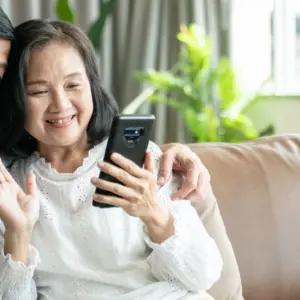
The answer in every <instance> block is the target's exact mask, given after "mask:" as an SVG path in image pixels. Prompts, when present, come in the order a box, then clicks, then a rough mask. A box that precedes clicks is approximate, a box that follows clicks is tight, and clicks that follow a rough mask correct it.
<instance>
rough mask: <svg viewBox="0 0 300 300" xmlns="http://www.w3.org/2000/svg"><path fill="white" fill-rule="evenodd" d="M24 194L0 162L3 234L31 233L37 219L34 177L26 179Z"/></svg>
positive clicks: (37, 204)
mask: <svg viewBox="0 0 300 300" xmlns="http://www.w3.org/2000/svg"><path fill="white" fill-rule="evenodd" d="M26 192H27V194H25V193H24V191H23V190H22V189H21V188H20V187H19V185H18V184H17V183H16V182H15V180H14V179H13V178H12V176H11V174H10V173H9V172H8V171H7V170H6V168H5V167H4V165H3V163H2V161H0V219H1V220H2V222H3V224H4V226H5V232H8V231H9V232H14V233H17V232H24V231H26V232H29V233H30V232H31V231H32V229H33V227H34V225H35V223H36V222H37V220H38V218H39V202H38V200H37V197H36V182H35V176H34V175H33V174H29V175H28V176H27V178H26Z"/></svg>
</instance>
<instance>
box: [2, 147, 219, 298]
mask: <svg viewBox="0 0 300 300" xmlns="http://www.w3.org/2000/svg"><path fill="white" fill-rule="evenodd" d="M105 147H106V142H103V143H101V144H99V145H97V146H96V147H94V148H93V149H91V150H90V152H89V155H88V157H87V158H85V159H84V162H83V164H82V166H81V167H80V168H78V169H77V170H76V171H75V172H74V173H72V174H66V173H63V174H61V173H58V172H57V171H56V170H54V169H52V168H51V165H50V164H49V163H47V162H46V161H45V160H44V159H43V158H41V157H40V156H39V154H38V153H34V154H33V155H32V156H31V157H30V158H29V159H26V160H20V161H17V162H15V163H14V164H13V166H12V169H11V173H12V175H13V176H14V178H15V179H16V181H17V182H18V183H19V184H20V185H21V187H23V188H24V180H25V175H26V174H27V172H28V170H29V168H31V169H32V170H33V172H34V173H35V175H36V178H37V187H38V197H39V200H40V204H41V210H40V218H39V221H38V222H37V224H36V225H35V228H34V232H33V238H32V243H31V244H32V246H30V261H29V264H28V265H27V266H26V265H24V264H22V263H19V262H14V261H13V260H12V259H11V257H10V255H6V256H5V255H4V253H3V245H4V241H3V233H4V228H3V224H1V222H0V298H1V299H3V300H33V299H37V298H38V299H40V300H46V299H47V300H49V299H52V300H69V299H70V300H71V299H72V300H74V299H78V300H80V299H82V300H86V299H89V300H104V299H105V300H106V299H107V300H129V299H130V300H160V299H164V300H176V299H181V298H182V297H185V296H189V295H190V296H193V295H198V296H197V298H195V299H208V298H207V297H209V296H208V295H205V293H204V291H205V290H207V289H209V288H210V287H211V286H212V285H213V284H214V283H215V282H216V281H217V280H218V278H219V276H220V273H221V269H222V260H221V256H220V253H219V251H218V249H217V247H216V244H215V242H214V240H213V239H212V238H211V237H210V236H209V235H208V233H207V232H206V230H205V228H204V226H203V224H202V223H201V221H200V219H199V218H198V215H197V213H196V211H195V210H194V208H193V207H192V206H191V204H190V202H189V201H187V200H180V201H171V200H170V196H171V194H172V192H173V191H174V190H175V189H177V188H178V187H179V184H180V178H179V177H176V176H173V178H172V179H171V180H170V181H169V182H168V183H167V184H166V185H164V186H163V187H162V188H159V190H158V194H159V199H160V201H165V202H166V203H168V204H169V205H170V208H171V211H172V214H173V216H174V219H175V235H174V236H172V237H171V238H169V239H168V240H166V241H165V242H163V243H162V244H155V243H153V242H152V241H151V240H150V238H149V237H148V236H147V234H146V233H145V230H144V225H143V223H142V222H141V220H140V219H139V218H134V217H131V216H129V215H127V214H126V213H125V212H124V211H123V210H122V209H121V208H109V209H99V208H95V207H93V206H92V195H93V193H94V191H95V189H94V187H93V186H92V185H91V183H90V179H91V177H93V176H98V175H99V169H98V167H97V162H98V161H100V160H102V159H103V155H104V150H105ZM148 150H149V151H150V152H151V153H152V154H153V155H154V158H155V161H156V165H157V166H158V164H159V159H160V156H161V152H160V149H159V148H158V147H157V146H156V145H155V144H153V143H150V144H149V149H148ZM182 299H183V298H182Z"/></svg>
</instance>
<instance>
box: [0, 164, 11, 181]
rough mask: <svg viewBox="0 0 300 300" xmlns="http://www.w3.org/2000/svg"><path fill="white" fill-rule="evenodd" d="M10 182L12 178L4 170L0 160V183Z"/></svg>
mask: <svg viewBox="0 0 300 300" xmlns="http://www.w3.org/2000/svg"><path fill="white" fill-rule="evenodd" d="M11 180H12V176H11V175H10V173H9V172H8V171H7V170H6V168H5V166H4V165H3V162H2V160H1V159H0V183H3V182H5V181H11Z"/></svg>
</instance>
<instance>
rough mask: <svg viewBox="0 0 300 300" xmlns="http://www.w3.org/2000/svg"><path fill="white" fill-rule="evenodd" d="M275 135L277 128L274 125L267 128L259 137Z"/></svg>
mask: <svg viewBox="0 0 300 300" xmlns="http://www.w3.org/2000/svg"><path fill="white" fill-rule="evenodd" d="M274 133H275V127H274V126H273V125H269V126H267V127H266V128H265V129H264V130H262V131H261V132H260V133H259V136H260V137H262V136H270V135H273V134H274Z"/></svg>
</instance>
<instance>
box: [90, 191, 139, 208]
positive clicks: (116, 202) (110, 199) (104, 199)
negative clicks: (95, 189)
mask: <svg viewBox="0 0 300 300" xmlns="http://www.w3.org/2000/svg"><path fill="white" fill-rule="evenodd" d="M93 200H95V201H96V202H99V203H105V204H109V205H113V206H118V207H122V208H123V209H124V210H128V209H130V208H133V207H134V206H136V204H135V203H131V202H129V201H127V200H125V199H122V198H120V197H114V196H104V195H99V194H94V196H93Z"/></svg>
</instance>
